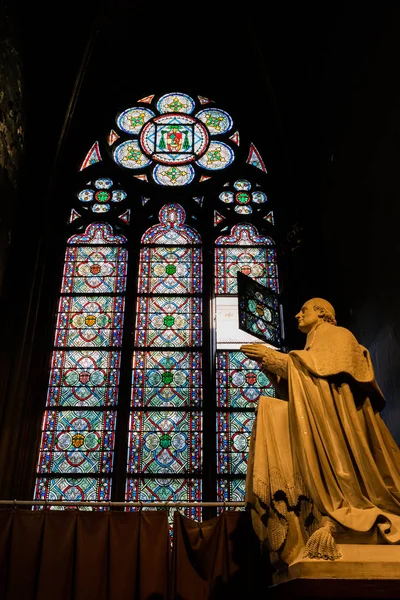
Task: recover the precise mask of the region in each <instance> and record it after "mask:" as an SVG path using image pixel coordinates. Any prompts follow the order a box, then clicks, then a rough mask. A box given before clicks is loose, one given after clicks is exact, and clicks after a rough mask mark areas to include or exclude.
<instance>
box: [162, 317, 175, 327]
mask: <svg viewBox="0 0 400 600" xmlns="http://www.w3.org/2000/svg"><path fill="white" fill-rule="evenodd" d="M174 323H175V319H174V317H173V316H172V315H167V316H166V317H164V325H165V327H172V325H173V324H174Z"/></svg>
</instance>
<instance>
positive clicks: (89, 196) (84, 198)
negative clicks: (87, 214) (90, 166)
mask: <svg viewBox="0 0 400 600" xmlns="http://www.w3.org/2000/svg"><path fill="white" fill-rule="evenodd" d="M93 196H94V191H93V190H82V191H81V192H79V194H78V198H79V200H80V201H81V202H91V201H92V200H93Z"/></svg>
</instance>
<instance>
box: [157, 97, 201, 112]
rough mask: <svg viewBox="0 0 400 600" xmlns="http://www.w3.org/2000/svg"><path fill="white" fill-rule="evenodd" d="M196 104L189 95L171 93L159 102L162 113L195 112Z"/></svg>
mask: <svg viewBox="0 0 400 600" xmlns="http://www.w3.org/2000/svg"><path fill="white" fill-rule="evenodd" d="M194 107H195V102H194V100H193V98H191V97H190V96H188V95H187V94H180V93H169V94H165V95H164V96H162V97H161V98H160V99H159V101H158V102H157V109H158V110H159V112H160V113H186V114H190V113H191V112H193V111H194Z"/></svg>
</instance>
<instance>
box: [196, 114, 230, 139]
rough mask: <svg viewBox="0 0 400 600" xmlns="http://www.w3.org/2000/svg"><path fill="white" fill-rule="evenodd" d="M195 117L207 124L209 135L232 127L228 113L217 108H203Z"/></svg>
mask: <svg viewBox="0 0 400 600" xmlns="http://www.w3.org/2000/svg"><path fill="white" fill-rule="evenodd" d="M196 117H197V118H198V119H200V121H202V122H203V123H204V125H207V129H208V130H209V132H210V134H211V135H219V134H222V133H226V132H227V131H229V130H230V128H231V127H232V119H231V117H230V116H229V115H228V113H227V112H225V111H224V110H220V109H217V108H205V109H204V110H201V111H200V112H199V113H197V115H196Z"/></svg>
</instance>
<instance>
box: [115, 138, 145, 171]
mask: <svg viewBox="0 0 400 600" xmlns="http://www.w3.org/2000/svg"><path fill="white" fill-rule="evenodd" d="M114 160H115V162H116V163H118V164H119V165H120V166H121V167H124V168H126V169H143V168H144V167H147V166H148V165H149V164H150V163H151V160H150V159H149V158H147V156H145V154H143V152H142V150H141V149H140V147H139V142H138V141H137V140H128V141H126V142H122V144H119V145H118V146H117V147H116V148H115V150H114Z"/></svg>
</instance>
